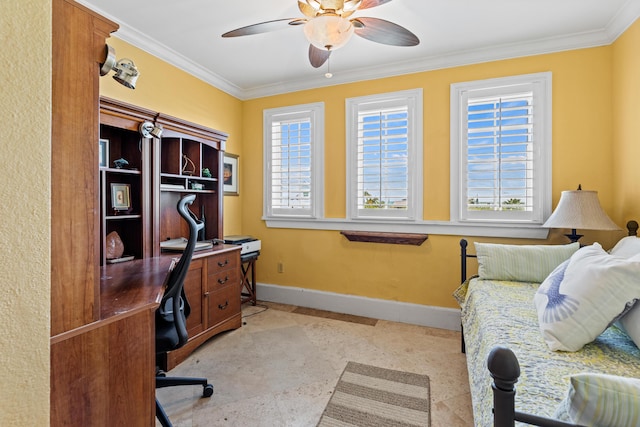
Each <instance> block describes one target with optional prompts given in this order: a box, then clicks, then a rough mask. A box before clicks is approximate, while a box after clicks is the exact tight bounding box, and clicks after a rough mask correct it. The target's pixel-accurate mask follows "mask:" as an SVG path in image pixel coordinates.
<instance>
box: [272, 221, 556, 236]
mask: <svg viewBox="0 0 640 427" xmlns="http://www.w3.org/2000/svg"><path fill="white" fill-rule="evenodd" d="M262 219H263V220H264V221H265V222H266V225H267V227H269V228H289V229H306V230H335V231H340V232H343V231H347V232H354V231H358V232H370V233H371V232H373V233H415V234H431V235H433V234H435V235H445V234H446V235H452V236H465V237H504V238H510V239H546V238H547V235H548V234H549V230H548V229H546V228H542V227H541V226H540V225H537V224H536V225H534V224H477V223H458V222H450V221H415V222H411V223H409V222H401V221H393V222H391V221H387V222H384V221H361V220H358V221H349V220H346V219H342V218H323V219H307V218H304V219H303V218H271V217H270V218H267V217H263V218H262Z"/></svg>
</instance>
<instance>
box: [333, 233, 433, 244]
mask: <svg viewBox="0 0 640 427" xmlns="http://www.w3.org/2000/svg"><path fill="white" fill-rule="evenodd" d="M340 234H342V235H343V236H344V237H346V238H347V239H348V240H349V241H350V242H369V243H390V244H393V245H414V246H420V245H421V244H422V243H424V241H425V240H427V239H428V238H429V235H428V234H418V233H386V232H374V231H347V230H342V231H341V232H340Z"/></svg>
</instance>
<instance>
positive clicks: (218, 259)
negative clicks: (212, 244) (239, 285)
mask: <svg viewBox="0 0 640 427" xmlns="http://www.w3.org/2000/svg"><path fill="white" fill-rule="evenodd" d="M238 254H239V251H233V252H229V253H224V254H220V255H216V256H212V257H209V258H208V260H207V262H208V265H207V269H208V271H209V274H210V275H211V274H216V273H218V272H220V271H223V270H229V269H233V270H237V269H238V258H239V257H238Z"/></svg>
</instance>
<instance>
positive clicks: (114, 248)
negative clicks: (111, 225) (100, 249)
mask: <svg viewBox="0 0 640 427" xmlns="http://www.w3.org/2000/svg"><path fill="white" fill-rule="evenodd" d="M105 246H106V248H105V256H106V258H107V259H117V258H120V257H121V256H122V254H123V253H124V243H122V239H121V238H120V235H119V234H118V233H117V232H115V231H112V232H111V233H109V234H107V238H106V239H105Z"/></svg>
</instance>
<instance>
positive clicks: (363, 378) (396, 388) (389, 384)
mask: <svg viewBox="0 0 640 427" xmlns="http://www.w3.org/2000/svg"><path fill="white" fill-rule="evenodd" d="M430 418H431V416H430V396H429V377H427V376H426V375H418V374H413V373H409V372H402V371H394V370H391V369H384V368H377V367H375V366H369V365H363V364H360V363H355V362H349V363H348V364H347V367H346V368H345V369H344V372H343V373H342V375H341V376H340V379H339V380H338V384H337V385H336V388H335V390H334V392H333V395H332V396H331V399H330V400H329V403H328V404H327V407H326V408H325V410H324V413H323V414H322V418H320V422H319V423H318V427H345V426H361V427H378V426H379V427H391V426H398V427H400V426H402V427H404V426H422V427H429V425H430Z"/></svg>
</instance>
